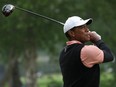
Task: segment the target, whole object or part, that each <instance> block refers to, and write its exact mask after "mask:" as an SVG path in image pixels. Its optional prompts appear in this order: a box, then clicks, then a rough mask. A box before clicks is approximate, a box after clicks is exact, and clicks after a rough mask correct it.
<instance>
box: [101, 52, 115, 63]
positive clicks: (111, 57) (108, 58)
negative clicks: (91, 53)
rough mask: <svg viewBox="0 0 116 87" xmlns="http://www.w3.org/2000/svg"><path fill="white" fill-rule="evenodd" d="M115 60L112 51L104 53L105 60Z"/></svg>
mask: <svg viewBox="0 0 116 87" xmlns="http://www.w3.org/2000/svg"><path fill="white" fill-rule="evenodd" d="M113 60H115V57H114V55H113V54H112V53H104V61H103V62H111V61H113Z"/></svg>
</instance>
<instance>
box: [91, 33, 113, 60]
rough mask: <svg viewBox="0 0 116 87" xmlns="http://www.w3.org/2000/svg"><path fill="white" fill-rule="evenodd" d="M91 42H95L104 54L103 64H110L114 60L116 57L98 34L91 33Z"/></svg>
mask: <svg viewBox="0 0 116 87" xmlns="http://www.w3.org/2000/svg"><path fill="white" fill-rule="evenodd" d="M90 37H91V42H93V43H94V44H95V45H96V46H97V47H98V48H99V49H101V50H102V51H103V53H104V60H103V62H110V61H112V60H113V59H114V56H113V54H112V52H111V50H110V49H109V47H108V46H107V45H106V44H105V43H104V42H103V41H102V40H101V36H100V35H99V34H97V33H96V32H90Z"/></svg>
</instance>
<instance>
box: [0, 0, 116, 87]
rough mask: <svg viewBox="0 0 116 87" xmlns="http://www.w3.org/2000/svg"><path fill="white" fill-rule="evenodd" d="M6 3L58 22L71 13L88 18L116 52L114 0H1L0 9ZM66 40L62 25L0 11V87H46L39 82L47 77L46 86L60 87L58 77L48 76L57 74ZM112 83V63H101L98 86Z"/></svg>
mask: <svg viewBox="0 0 116 87" xmlns="http://www.w3.org/2000/svg"><path fill="white" fill-rule="evenodd" d="M7 3H11V4H13V5H16V6H19V7H22V8H25V9H28V10H31V11H34V12H37V13H40V14H42V15H46V16H48V17H51V18H54V19H56V20H59V21H61V22H65V20H66V19H67V18H68V17H70V16H73V15H78V16H80V17H82V18H83V19H86V18H90V17H91V18H93V23H92V24H91V25H90V26H89V28H90V30H91V31H96V32H98V33H99V34H100V35H101V36H102V39H103V40H104V41H105V42H106V43H107V44H108V46H109V47H110V48H111V49H112V51H113V53H114V55H115V54H116V52H115V49H116V46H115V43H116V34H115V32H116V29H115V28H116V22H115V19H116V16H115V15H116V11H115V5H116V1H115V0H110V1H109V0H97V1H94V0H86V1H85V0H51V1H50V0H36V1H32V0H28V1H27V0H1V1H0V8H2V7H3V5H5V4H7ZM66 41H67V39H66V38H65V36H64V34H63V26H62V25H59V24H56V23H54V22H51V21H48V20H45V19H42V18H40V17H37V16H34V15H30V14H28V13H25V12H21V11H19V10H15V11H14V12H13V13H12V15H11V16H9V17H4V16H3V14H2V13H0V64H1V66H0V67H1V68H0V69H1V73H2V74H1V75H2V76H3V77H1V87H5V85H6V84H10V85H11V86H12V87H21V86H23V85H25V86H27V87H48V84H47V83H44V84H46V86H42V84H41V82H42V81H45V80H47V79H48V80H50V79H52V80H51V82H49V84H50V86H49V87H57V86H56V85H58V87H61V86H62V79H61V78H60V82H58V83H57V81H56V80H54V79H53V76H51V75H55V76H56V77H59V74H61V73H60V69H59V64H58V58H59V54H60V51H61V49H62V48H63V46H64V45H65V42H66ZM35 75H38V76H39V77H37V76H35ZM46 75H47V76H46ZM41 76H42V77H43V78H42V77H41ZM45 76H46V77H45ZM21 78H22V79H21ZM44 78H46V79H44ZM16 79H17V80H16ZM38 79H39V80H38ZM42 79H44V80H42ZM41 80H42V81H41ZM48 80H47V81H48ZM54 81H55V82H54ZM115 82H116V63H115V62H113V63H107V64H101V84H100V85H101V87H111V86H112V87H116V83H115ZM53 83H55V86H54V85H53ZM59 84H60V85H59ZM112 84H113V85H112ZM10 85H8V87H9V86H10Z"/></svg>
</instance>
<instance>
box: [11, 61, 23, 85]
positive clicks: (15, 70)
mask: <svg viewBox="0 0 116 87" xmlns="http://www.w3.org/2000/svg"><path fill="white" fill-rule="evenodd" d="M18 65H19V64H18V60H15V61H14V64H13V67H12V80H11V81H12V87H21V86H22V84H21V81H20V75H19V67H18Z"/></svg>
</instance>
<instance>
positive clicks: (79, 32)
mask: <svg viewBox="0 0 116 87" xmlns="http://www.w3.org/2000/svg"><path fill="white" fill-rule="evenodd" d="M70 32H71V34H70V35H71V37H72V39H73V40H78V41H80V42H82V43H85V42H87V41H90V35H89V29H88V27H87V25H82V26H79V27H76V28H74V29H72V30H70Z"/></svg>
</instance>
